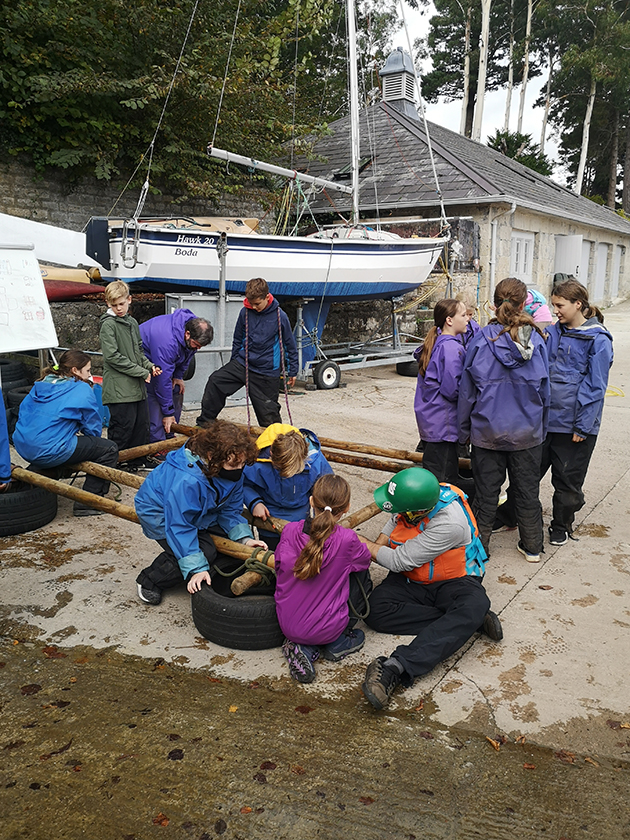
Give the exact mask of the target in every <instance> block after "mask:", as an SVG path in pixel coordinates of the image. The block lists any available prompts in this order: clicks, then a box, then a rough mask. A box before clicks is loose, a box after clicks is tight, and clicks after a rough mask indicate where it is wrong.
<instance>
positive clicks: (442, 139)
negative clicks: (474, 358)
mask: <svg viewBox="0 0 630 840" xmlns="http://www.w3.org/2000/svg"><path fill="white" fill-rule="evenodd" d="M368 124H369V129H370V130H369V132H368ZM428 127H429V136H430V141H431V147H432V149H433V157H434V161H435V167H436V171H437V176H438V182H439V185H440V189H441V191H442V196H443V199H444V203H445V205H446V206H447V208H448V206H449V205H471V204H472V205H475V204H496V203H497V202H508V203H511V202H515V203H516V205H517V207H522V208H524V209H529V210H534V211H537V212H540V213H543V214H545V215H549V216H560V217H562V218H564V219H569V220H573V221H576V222H579V223H580V224H586V225H590V226H593V227H598V228H604V229H607V230H611V231H612V230H614V231H616V232H618V233H623V234H626V235H628V236H630V222H627V221H626V220H625V219H623V218H622V217H621V216H619V215H618V214H617V213H615V212H613V211H612V210H610V209H609V208H608V207H602V206H600V205H598V204H595V203H593V202H592V201H590V200H589V199H587V198H584V197H583V196H579V195H576V194H575V193H573V192H571V191H570V190H568V189H566V188H565V187H561V186H560V185H559V184H556V183H555V181H552V180H551V178H547V177H545V176H544V175H540V174H538V173H537V172H534V171H533V170H531V169H529V168H528V167H526V166H523V165H522V164H520V163H517V162H516V161H514V160H511V159H510V158H508V157H505V155H502V154H501V153H500V152H497V151H495V150H494V149H490V148H489V147H488V146H484V145H482V144H481V143H477V142H475V141H473V140H470V139H468V138H467V137H463V136H462V135H461V134H457V133H456V132H454V131H450V130H449V129H447V128H444V127H443V126H440V125H436V124H435V123H428ZM330 129H331V131H332V134H331V135H329V136H327V137H323V138H322V139H321V140H318V141H317V142H316V144H315V147H314V149H315V154H316V155H317V156H318V157H323V158H324V160H325V162H321V161H310V162H307V161H306V160H304V159H302V160H300V161H298V163H297V168H298V169H299V170H300V171H303V172H308V173H309V174H311V175H319V176H321V177H325V178H328V179H330V180H333V176H334V173H335V172H338V171H339V170H341V169H342V168H344V167H346V166H348V165H349V163H350V140H349V138H350V128H349V118H348V117H344V118H342V119H340V120H336V121H335V122H334V123H331V125H330ZM360 134H361V157H362V158H363V157H367V156H368V155H370V154H371V155H372V156H373V157H374V161H373V163H372V164H371V165H370V166H368V167H367V168H365V169H364V171H363V172H362V173H361V176H360V184H361V188H360V193H359V195H360V205H361V212H362V213H363V214H364V215H374V214H376V212H377V210H378V209H380V211H381V212H382V213H383V214H384V215H387V216H390V217H391V211H392V210H396V211H398V213H400V211H407V213H405V215H407V214H408V211H409V210H410V209H411V208H417V209H419V210H421V209H423V208H425V209H427V208H430V209H431V210H432V212H431V213H428V214H427V215H434V216H437V215H439V200H438V196H437V191H436V188H435V179H434V177H433V172H432V167H431V160H430V155H429V149H428V145H427V138H426V134H425V132H424V125H423V123H421V122H420V121H419V120H415V119H413V118H410V117H408V116H406V115H405V114H402V113H401V112H400V111H398V110H397V109H396V108H395V107H393V106H392V105H391V104H386V103H382V102H381V103H379V104H378V105H373V106H371V107H370V108H367V109H365V110H363V111H362V112H361V114H360ZM346 183H349V182H346ZM375 188H376V190H375ZM331 204H332V205H333V206H331ZM335 208H337V209H339V210H340V211H341V212H342V213H343V214H344V215H348V214H349V212H350V208H351V199H350V196H349V195H346V194H344V193H341V192H334V191H328V192H327V193H324V194H320V195H319V196H318V197H317V198H316V199H314V200H312V201H311V209H312V211H313V212H314V213H315V214H320V213H326V212H331V210H334V209H335Z"/></svg>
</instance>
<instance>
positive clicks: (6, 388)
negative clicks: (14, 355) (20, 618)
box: [2, 379, 30, 407]
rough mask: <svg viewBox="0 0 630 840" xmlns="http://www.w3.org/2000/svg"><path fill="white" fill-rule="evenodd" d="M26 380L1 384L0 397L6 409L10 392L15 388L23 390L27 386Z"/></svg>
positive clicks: (13, 380)
mask: <svg viewBox="0 0 630 840" xmlns="http://www.w3.org/2000/svg"><path fill="white" fill-rule="evenodd" d="M29 384H30V383H29V381H28V379H12V380H11V381H9V382H4V381H3V383H2V396H3V398H4V405H5V407H7V406H8V405H9V397H8V395H9V393H10V392H11V391H15V389H16V388H25V387H26V386H27V385H29Z"/></svg>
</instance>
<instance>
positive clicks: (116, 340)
mask: <svg viewBox="0 0 630 840" xmlns="http://www.w3.org/2000/svg"><path fill="white" fill-rule="evenodd" d="M105 300H106V301H107V303H108V305H109V309H108V310H107V312H106V313H105V314H104V315H102V316H101V330H100V336H99V337H100V341H101V350H102V352H103V404H104V405H107V406H108V407H109V411H110V421H109V429H108V432H107V437H108V438H109V440H113V441H114V442H115V443H116V444H117V445H118V449H130V448H132V447H134V446H142V444H144V443H148V442H149V409H148V405H147V391H146V387H145V384H144V383H145V382H150V381H151V376H158V375H159V374H160V373H161V372H162V371H161V370H160V368H159V367H156V366H155V365H154V364H153V363H152V362H150V361H149V360H148V359H147V358H146V356H145V355H144V353H143V352H142V339H141V338H140V329H139V327H138V322H137V321H136V319H135V318H132V317H131V315H129V306H130V305H131V295H130V294H129V286H128V285H127V284H126V283H123V281H122V280H114V281H113V282H112V283H110V284H109V285H108V286H107V289H106V290H105ZM142 466H144V459H143V458H136V459H135V460H134V461H129V463H128V464H127V469H128V470H129V471H131V472H137V471H138V469H139V468H140V467H142Z"/></svg>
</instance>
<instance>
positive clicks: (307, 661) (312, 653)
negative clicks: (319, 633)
mask: <svg viewBox="0 0 630 840" xmlns="http://www.w3.org/2000/svg"><path fill="white" fill-rule="evenodd" d="M282 653H283V654H284V658H285V659H286V660H287V663H288V665H289V672H290V674H291V676H292V677H293V679H294V680H297V681H298V682H300V683H311V682H313V680H314V679H315V676H316V674H315V668H314V667H313V662H315V661H317V659H319V648H318V647H315V646H314V645H299V644H298V643H297V642H291V641H289V639H285V640H284V644H283V645H282Z"/></svg>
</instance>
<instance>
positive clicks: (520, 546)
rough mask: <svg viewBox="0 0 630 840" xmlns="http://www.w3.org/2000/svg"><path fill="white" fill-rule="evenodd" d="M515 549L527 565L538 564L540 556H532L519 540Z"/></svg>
mask: <svg viewBox="0 0 630 840" xmlns="http://www.w3.org/2000/svg"><path fill="white" fill-rule="evenodd" d="M516 548H517V550H518V551H520V552H521V554H522V555H523V557H524V558H525V559H526V560H527V562H528V563H540V554H533V553H532V552H531V551H527V549H526V548H524V546H523V543H522V542H521V541H520V540H519V541H518V545H517V546H516Z"/></svg>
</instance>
